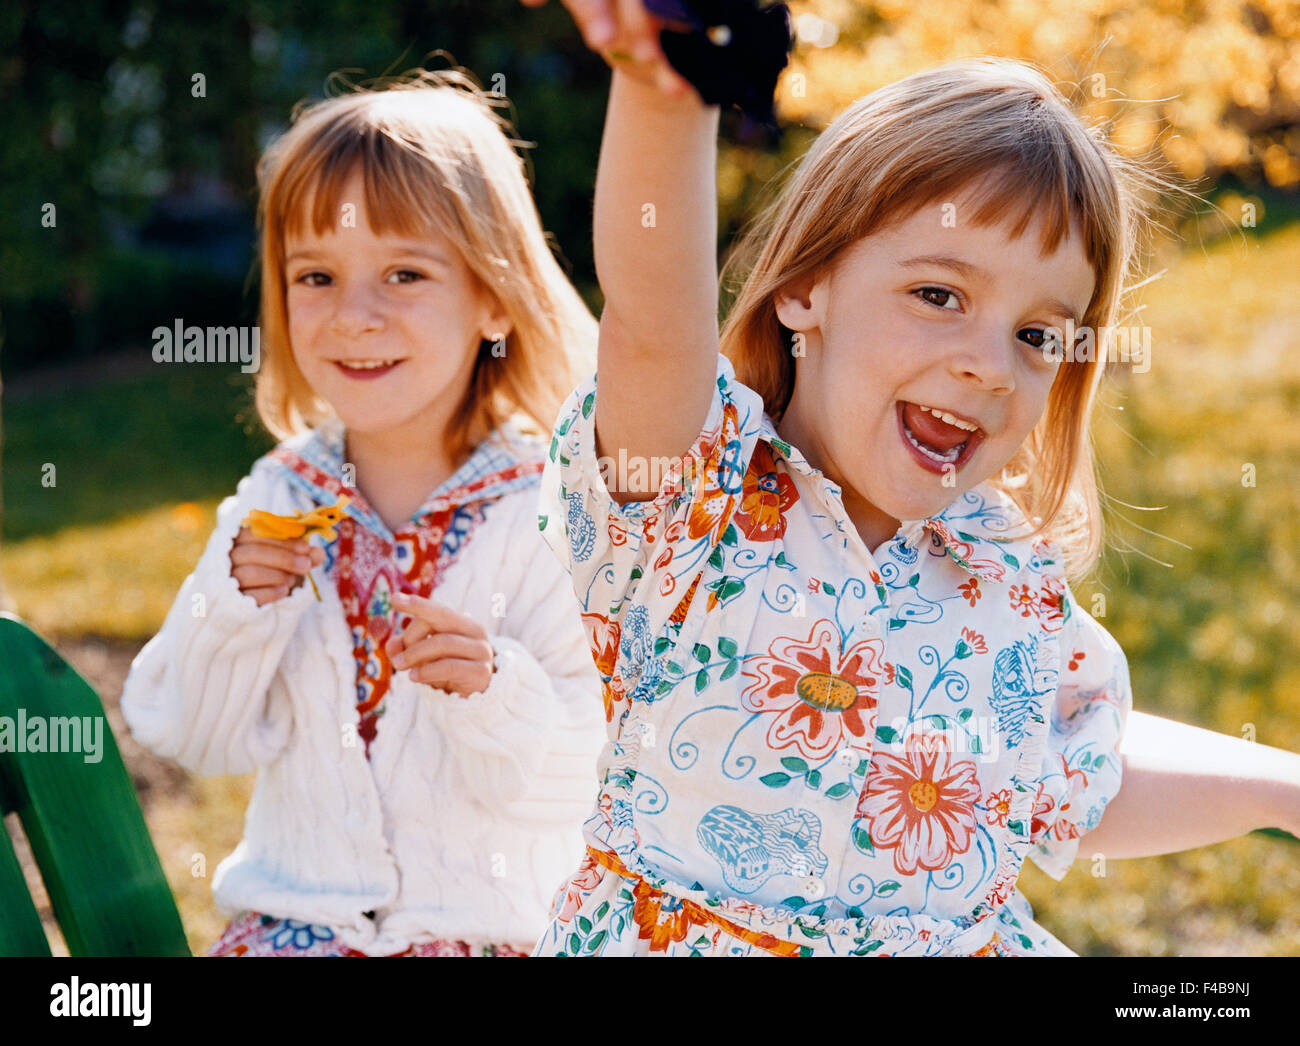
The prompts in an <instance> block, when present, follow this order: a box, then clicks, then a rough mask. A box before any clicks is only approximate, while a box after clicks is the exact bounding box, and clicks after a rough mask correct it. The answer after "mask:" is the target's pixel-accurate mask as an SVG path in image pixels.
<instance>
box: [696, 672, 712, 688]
mask: <svg viewBox="0 0 1300 1046" xmlns="http://www.w3.org/2000/svg"><path fill="white" fill-rule="evenodd" d="M708 685H709V670H708V669H707V668H701V669H700V670H699V671H698V672H697V673H695V692H696V693H697V694H698V693H700V692H701V691H702V690H703V689H704V688H705V687H706V686H708Z"/></svg>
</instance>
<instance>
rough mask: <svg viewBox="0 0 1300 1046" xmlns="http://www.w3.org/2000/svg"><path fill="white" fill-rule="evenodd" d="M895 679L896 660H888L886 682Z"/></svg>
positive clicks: (886, 663)
mask: <svg viewBox="0 0 1300 1046" xmlns="http://www.w3.org/2000/svg"><path fill="white" fill-rule="evenodd" d="M893 681H894V662H892V661H886V662H885V682H886V683H892V682H893Z"/></svg>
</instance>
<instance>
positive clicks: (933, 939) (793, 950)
mask: <svg viewBox="0 0 1300 1046" xmlns="http://www.w3.org/2000/svg"><path fill="white" fill-rule="evenodd" d="M587 852H588V853H589V854H590V855H591V857H592V860H594V861H595V862H596V863H597V864H600V865H602V866H603V867H605V868H607V869H609V870H610V871H612V872H614V873H615V874H617V875H619V876H622V877H623V878H624V879H628V880H630V881H632V882H634V883H636V887H635V892H636V894H637V896H638V898H639V899H642V898H644V899H646V900H651V901H653V900H655V899H658V898H671V899H672V900H673V901H675V902H676V905H677V906H679V914H680V917H682V918H684V919H685V920H688V921H689V922H690V923H693V924H695V925H699V926H705V925H709V926H715V927H718V928H721V929H722V930H725V931H726V932H727V933H729V934H731V935H732V936H733V937H735V938H737V939H738V940H742V941H746V942H747V943H749V944H752V945H753V946H754V947H756V948H760V949H762V950H763V951H766V952H768V953H769V954H772V955H779V956H809V955H814V954H816V953H817V952H818V951H828V952H830V953H832V954H836V953H837V952H836V950H835V949H833V948H831V949H828V948H827V947H826V942H827V940H828V938H846V940H845V941H844V944H845V949H844V950H845V951H849V950H853V951H855V953H856V954H861V955H870V954H875V953H877V952H878V953H879V954H880V955H881V956H891V955H972V956H994V955H999V954H1001V948H1000V945H1001V937H1000V936H999V934H998V933H997V919H996V918H995V917H994V916H993V914H992V913H990V916H988V917H986V918H983V919H981V920H979V921H978V922H976V923H974V924H972V925H970V926H966V927H961V926H956V925H955V924H952V923H947V925H946V926H945V924H944V921H943V920H938V919H932V918H929V917H926V916H905V915H878V916H874V917H870V918H864V919H841V920H827V921H818V920H806V919H804V918H801V917H799V916H796V915H794V914H793V913H782V912H779V911H776V910H774V909H770V908H762V907H760V906H757V905H756V906H754V909H753V912H752V913H751V914H749V915H748V916H747V915H745V914H742V913H739V912H728V914H727V915H723V914H722V913H721V912H719V911H718V910H716V909H714V908H712V907H711V906H709V905H707V904H701V903H700V902H698V901H694V900H691V899H690V898H689V897H676V896H674V895H672V894H670V893H667V892H666V891H664V890H661V889H659V888H658V887H655V886H653V885H651V884H650V883H649V882H648V881H646V879H644V878H643V877H642V876H640V875H637V874H636V873H635V872H632V871H630V870H629V869H628V868H627V866H626V865H624V864H623V862H622V861H621V860H619V858H618V857H617V856H616V855H614V854H612V853H609V852H607V851H604V850H598V849H596V848H595V847H591V846H588V847H587ZM745 922H750V923H751V925H745ZM823 922H825V923H831V924H834V926H833V927H828V926H827V925H823ZM755 924H757V925H755ZM764 924H766V927H764ZM760 927H762V928H760ZM777 929H780V930H784V931H785V932H786V933H788V934H792V935H796V936H798V937H801V938H803V943H801V942H800V941H799V940H795V939H783V938H782V937H779V936H777V934H776V933H775V932H773V931H774V930H777ZM683 930H684V927H683ZM849 940H852V941H853V943H854V944H856V945H857V947H856V948H854V949H850V947H849Z"/></svg>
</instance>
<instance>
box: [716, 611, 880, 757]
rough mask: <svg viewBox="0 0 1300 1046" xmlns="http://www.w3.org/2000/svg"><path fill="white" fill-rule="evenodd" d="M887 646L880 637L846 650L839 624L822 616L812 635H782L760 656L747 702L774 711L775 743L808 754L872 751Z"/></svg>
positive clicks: (771, 731) (771, 739) (771, 733)
mask: <svg viewBox="0 0 1300 1046" xmlns="http://www.w3.org/2000/svg"><path fill="white" fill-rule="evenodd" d="M883 653H884V644H883V643H881V641H880V640H879V639H866V640H863V641H861V642H859V643H854V644H853V646H851V647H849V649H848V650H843V649H841V638H840V630H839V629H838V628H837V627H836V626H835V625H834V623H832V622H830V621H827V620H825V619H824V618H823V619H822V620H820V621H818V622H817V623H816V624H815V625H813V627H812V631H811V632H810V633H809V635H808V638H807V639H804V640H799V639H795V638H793V637H791V636H781V637H778V638H777V639H775V640H773V641H772V643H771V644H770V645H769V646H768V653H767V655H765V656H762V657H759V658H756V659H755V660H754V661H753V663H752V664H751V665H750V667H749V668H748V669H747V670H746V672H745V675H746V676H749V677H750V678H752V679H754V680H755V682H754V683H753V684H752V685H751V686H750V687H749V688H748V689H747V690H746V691H745V692H744V693H743V694H742V695H741V698H740V703H741V706H742V707H744V708H746V709H748V710H749V711H751V712H767V713H770V714H772V715H773V717H774V718H773V720H772V723H771V725H770V726H769V727H768V731H767V743H768V746H769V747H770V748H773V749H776V750H779V749H782V748H789V747H791V746H793V747H794V748H796V749H797V750H798V751H799V754H800V755H802V756H804V757H805V758H807V759H824V758H825V757H827V756H829V755H830V754H831V753H832V752H833V751H835V750H836V749H837V748H839V747H840V746H841V745H842V744H848V745H849V746H850V747H852V748H857V749H859V750H860V751H863V752H865V751H867V750H868V749H869V747H870V739H871V734H872V732H873V731H874V730H875V725H876V694H877V692H878V688H879V685H880V678H879V677H880V676H881V675H882V674H883V672H884V665H885V662H884V660H883V658H881V656H880V655H881V654H883Z"/></svg>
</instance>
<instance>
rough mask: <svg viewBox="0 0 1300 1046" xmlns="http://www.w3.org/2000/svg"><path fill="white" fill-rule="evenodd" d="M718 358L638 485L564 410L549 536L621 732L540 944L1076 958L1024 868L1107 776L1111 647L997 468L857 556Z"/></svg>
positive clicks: (1056, 843) (1116, 676)
mask: <svg viewBox="0 0 1300 1046" xmlns="http://www.w3.org/2000/svg"><path fill="white" fill-rule="evenodd" d="M718 360H719V362H718V370H717V381H716V388H715V390H714V395H713V399H712V404H711V406H710V409H709V413H708V416H707V419H706V421H705V425H704V429H703V431H702V432H701V434H700V436H699V438H698V439H697V441H696V442H695V444H694V445H693V446H692V447H691V448H690V450H689V451H688V453H687V455H686V456H685V457H684V458H683V459H682V460H681V461H680V462H679V463H677V467H676V468H675V469H673V470H672V471H670V472H669V474H668V475H667V477H666V478H665V480H664V483H663V484H662V486H661V488H660V490H659V492H658V494H657V496H656V497H655V498H654V499H653V500H649V501H642V502H631V503H628V504H626V505H622V506H620V505H619V504H618V503H617V502H615V501H614V500H613V499H612V498H610V496H609V494H608V491H607V489H606V486H605V484H604V482H603V480H602V477H601V472H600V469H599V467H598V465H599V463H598V462H597V459H596V453H595V440H594V433H593V429H594V422H595V395H596V376H595V375H594V374H593V375H591V376H590V377H589V378H588V379H587V380H586V381H585V382H584V383H583V384H582V385H580V386H579V387H578V388H577V389H576V390H575V391H574V392H573V393H572V394H571V395H570V397H569V399H568V400H567V401H566V403H565V406H564V408H563V410H562V411H561V413H560V415H559V417H558V419H557V423H556V426H555V431H554V433H553V440H552V443H551V448H550V454H549V461H548V463H547V465H546V471H545V472H544V474H543V477H542V498H541V505H540V517H539V526H540V527H541V530H542V532H543V534H544V535H545V536H546V538H547V541H548V543H549V544H550V545H551V547H552V548H553V549H554V550H555V551H556V553H557V555H559V556H560V557H561V559H562V560H563V561H564V562H565V563H566V564H567V566H568V569H569V572H570V574H571V577H572V581H573V587H574V591H575V593H576V595H577V598H578V601H579V603H580V605H581V609H582V618H583V622H584V625H585V627H586V629H587V632H588V635H589V637H590V641H591V649H592V656H593V658H594V659H595V662H596V666H597V668H598V670H599V672H600V674H601V677H602V679H603V680H604V686H603V701H604V709H605V717H606V719H607V721H608V727H607V734H608V743H607V745H606V746H605V749H604V751H603V753H602V756H601V760H600V764H599V773H600V775H601V782H600V792H599V797H598V800H597V804H596V808H595V810H594V811H593V812H592V814H591V816H590V818H589V819H588V820H587V822H586V824H585V826H584V835H585V839H586V842H587V857H586V859H585V860H584V862H583V863H582V865H581V867H580V868H579V869H578V870H577V872H576V874H575V875H574V876H573V877H572V879H571V880H570V881H569V882H567V883H566V884H564V885H563V886H561V888H560V889H559V891H558V892H557V895H556V898H555V902H554V907H553V909H552V912H551V922H550V925H549V927H548V928H547V931H546V933H545V935H544V936H543V938H542V939H541V941H540V942H539V943H538V945H537V948H536V949H535V951H534V954H535V955H556V954H561V955H565V954H567V955H600V954H605V955H611V954H668V955H722V954H727V955H768V954H771V955H818V954H833V955H1039V954H1055V955H1071V954H1073V953H1072V952H1071V951H1070V950H1069V949H1068V948H1067V947H1065V945H1063V944H1062V943H1061V942H1060V941H1058V940H1057V939H1056V938H1054V937H1053V936H1051V935H1050V934H1049V933H1047V932H1046V931H1045V930H1043V929H1042V928H1041V927H1039V926H1037V925H1036V924H1035V923H1034V921H1033V913H1032V911H1031V909H1030V907H1029V905H1028V903H1027V902H1026V901H1025V899H1024V897H1023V896H1022V895H1021V894H1020V893H1019V892H1018V891H1017V890H1016V880H1017V878H1018V876H1019V874H1020V869H1021V867H1022V864H1023V862H1024V860H1025V858H1026V857H1030V858H1032V859H1033V860H1034V861H1035V862H1036V863H1037V864H1038V865H1039V866H1040V867H1041V868H1043V869H1044V870H1045V871H1046V872H1047V873H1048V874H1049V875H1051V876H1052V877H1054V878H1056V879H1060V878H1061V877H1063V876H1064V875H1065V873H1066V871H1067V870H1068V869H1069V867H1070V864H1071V862H1072V860H1073V859H1074V858H1075V856H1076V853H1077V851H1078V848H1079V840H1080V837H1081V836H1083V834H1084V833H1085V832H1087V831H1088V830H1089V829H1091V828H1093V827H1095V826H1096V824H1097V823H1098V821H1099V820H1100V818H1101V815H1102V812H1103V810H1104V808H1105V806H1106V804H1107V802H1108V801H1109V800H1110V799H1111V798H1113V797H1114V796H1115V794H1116V793H1117V792H1118V790H1119V784H1120V772H1121V761H1120V757H1119V752H1118V749H1119V744H1120V740H1121V737H1122V734H1123V729H1124V724H1125V720H1126V717H1127V714H1128V711H1129V709H1130V707H1131V694H1130V688H1129V679H1128V669H1127V663H1126V661H1125V658H1124V655H1123V653H1122V651H1121V650H1120V648H1119V646H1118V645H1117V644H1116V643H1115V641H1114V639H1113V638H1112V637H1111V636H1110V635H1109V634H1108V633H1107V632H1106V631H1105V630H1104V629H1103V628H1102V627H1101V626H1100V625H1098V624H1097V622H1096V621H1095V620H1093V618H1091V617H1090V616H1088V615H1087V614H1086V613H1085V612H1084V611H1083V610H1082V609H1081V608H1080V607H1078V606H1076V605H1075V604H1074V602H1073V599H1072V597H1071V593H1070V590H1069V587H1068V586H1067V584H1066V582H1065V580H1064V576H1063V562H1062V557H1061V555H1060V553H1059V552H1058V550H1057V549H1055V548H1054V547H1053V546H1052V545H1051V544H1050V543H1048V542H1046V541H1044V540H1041V539H1030V538H1027V537H1017V536H1016V533H1017V530H1018V528H1019V530H1020V531H1022V532H1023V531H1027V530H1028V528H1027V527H1024V525H1023V522H1024V521H1023V517H1022V516H1021V515H1020V514H1019V513H1018V511H1017V510H1016V508H1015V506H1014V505H1013V503H1012V502H1011V501H1010V499H1008V498H1007V497H1006V496H1005V495H1004V494H1001V493H999V492H998V491H996V490H995V489H994V488H993V487H991V486H990V485H988V484H981V485H978V486H976V487H975V488H973V489H972V490H970V491H968V492H966V493H964V494H963V495H961V496H960V497H958V498H956V499H955V500H954V501H953V502H952V503H951V504H950V505H949V506H948V507H947V508H946V509H944V510H943V511H942V512H941V513H939V514H938V515H936V516H935V517H932V518H929V519H924V520H917V521H911V522H905V523H904V524H903V525H902V526H901V527H900V529H899V531H898V533H897V534H896V535H895V536H894V537H893V538H892V539H890V540H889V541H887V542H885V543H884V544H883V545H881V546H880V547H879V548H878V549H876V550H875V553H874V554H872V553H871V552H870V551H869V550H868V549H867V548H866V547H865V545H864V544H863V542H862V541H861V539H860V537H859V535H858V533H857V531H856V529H855V528H854V526H853V524H852V523H851V521H850V520H849V518H848V516H847V515H846V513H845V510H844V507H843V503H842V500H841V496H840V489H839V487H838V486H837V485H836V484H835V483H833V482H832V481H830V480H829V479H828V478H827V477H825V476H824V475H823V474H822V473H821V472H820V471H818V470H817V469H815V468H813V467H812V466H810V465H809V464H808V462H807V461H806V459H805V458H804V457H803V455H802V454H800V452H799V451H798V450H797V449H796V448H795V447H793V446H791V445H790V444H789V443H787V442H785V441H783V440H782V439H781V438H780V436H779V435H778V434H777V433H776V430H775V428H774V427H773V424H772V421H771V419H770V418H769V417H768V416H767V415H766V414H765V413H764V412H763V405H762V400H761V398H760V397H759V396H758V395H757V393H755V392H754V391H753V390H752V389H749V388H748V387H746V386H745V385H743V384H741V383H739V382H738V381H737V380H736V378H735V372H734V370H733V368H732V364H731V362H730V361H729V360H728V359H727V358H726V357H724V356H721V355H720V356H719V357H718ZM683 476H685V477H687V479H686V482H683V481H682V477H683ZM692 479H693V480H694V481H693V482H692ZM593 699H594V695H593Z"/></svg>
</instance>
